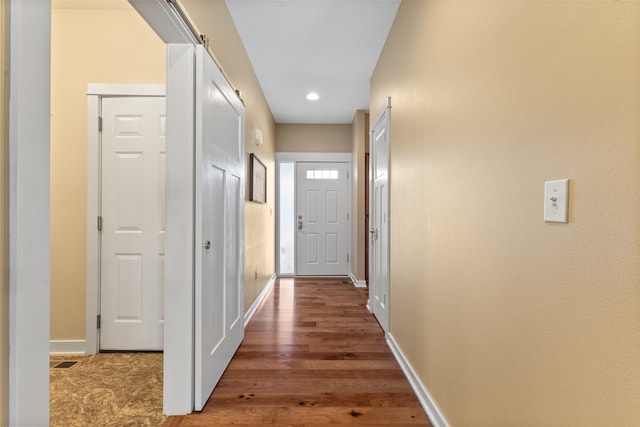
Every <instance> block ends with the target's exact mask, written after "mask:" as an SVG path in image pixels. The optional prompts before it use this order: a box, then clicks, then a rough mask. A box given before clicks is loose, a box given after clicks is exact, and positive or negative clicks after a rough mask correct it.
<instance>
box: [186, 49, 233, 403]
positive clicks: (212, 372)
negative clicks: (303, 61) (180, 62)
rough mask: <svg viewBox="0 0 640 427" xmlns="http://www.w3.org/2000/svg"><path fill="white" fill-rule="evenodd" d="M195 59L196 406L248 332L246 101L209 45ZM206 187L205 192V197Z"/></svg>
mask: <svg viewBox="0 0 640 427" xmlns="http://www.w3.org/2000/svg"><path fill="white" fill-rule="evenodd" d="M196 52H197V66H196V168H195V170H196V206H195V212H196V222H195V236H196V239H195V241H196V245H195V247H196V257H195V260H196V266H195V267H196V269H195V273H196V279H195V409H196V410H197V411H199V410H201V409H202V408H203V407H204V405H205V403H206V402H207V399H208V398H209V396H210V395H211V392H212V391H213V389H214V387H215V386H216V384H217V383H218V381H219V379H220V377H221V376H222V374H223V373H224V371H225V369H226V368H227V365H228V364H229V362H230V361H231V358H232V357H233V355H234V354H235V352H236V350H237V349H238V346H239V345H240V342H241V341H242V339H243V338H244V248H243V244H244V191H245V170H244V169H245V166H244V165H245V159H244V156H245V151H244V106H243V105H242V103H241V101H240V100H239V99H238V97H237V95H236V94H235V92H234V91H233V89H232V88H231V86H230V85H229V84H228V83H227V81H226V80H225V78H224V76H223V75H222V73H221V72H220V70H219V69H218V67H217V66H216V64H215V63H214V62H213V60H212V59H211V57H210V56H209V54H208V53H207V52H206V51H205V50H204V48H203V47H202V46H198V47H197V49H196ZM198 195H200V197H198Z"/></svg>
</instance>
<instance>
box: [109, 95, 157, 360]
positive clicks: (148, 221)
mask: <svg viewBox="0 0 640 427" xmlns="http://www.w3.org/2000/svg"><path fill="white" fill-rule="evenodd" d="M101 108H102V123H103V130H102V140H101V144H102V148H101V165H102V167H101V178H100V180H101V201H100V202H101V209H100V211H101V216H102V234H101V256H100V258H101V262H100V272H101V277H100V293H101V294H100V305H101V307H100V316H101V329H100V349H101V350H162V347H163V332H164V321H163V318H164V316H163V288H164V231H165V225H164V205H165V202H164V200H165V190H164V183H165V173H164V165H165V99H164V97H119V98H103V99H102V106H101Z"/></svg>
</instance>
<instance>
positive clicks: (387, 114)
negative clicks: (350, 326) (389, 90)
mask: <svg viewBox="0 0 640 427" xmlns="http://www.w3.org/2000/svg"><path fill="white" fill-rule="evenodd" d="M383 121H386V123H387V126H386V127H387V134H388V135H389V136H388V139H389V143H388V146H389V153H388V156H387V189H388V194H387V206H386V207H387V225H386V227H385V230H384V232H385V233H386V234H387V247H386V251H387V256H386V257H385V261H386V263H387V277H388V283H387V287H388V292H387V294H388V296H389V298H388V301H387V307H388V309H387V316H386V319H385V320H386V321H385V322H381V323H380V326H382V329H383V330H384V332H385V334H388V333H389V332H390V331H391V328H390V320H391V319H390V317H391V295H390V294H391V239H390V238H389V235H390V233H389V231H390V230H391V132H390V128H391V97H388V98H387V102H386V103H385V105H384V107H383V108H381V109H380V112H379V113H378V115H377V116H376V119H375V121H373V122H371V126H370V129H369V162H370V167H369V175H370V176H369V177H368V179H369V224H370V225H369V226H371V224H375V214H376V213H375V209H374V206H375V200H374V194H375V182H374V181H375V177H374V176H373V173H374V172H375V168H374V167H373V164H374V163H375V161H376V155H377V151H376V150H375V138H374V131H375V129H376V128H377V127H378V125H379V124H380V123H381V122H383ZM367 234H369V236H368V240H369V270H370V272H369V280H370V283H369V299H368V301H367V308H368V309H369V311H370V312H371V313H373V305H374V301H373V293H374V286H373V285H374V284H375V283H374V281H375V274H373V272H374V271H375V251H374V249H373V247H372V246H373V240H372V239H371V234H370V230H367ZM383 323H384V324H383Z"/></svg>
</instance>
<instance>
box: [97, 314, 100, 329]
mask: <svg viewBox="0 0 640 427" xmlns="http://www.w3.org/2000/svg"><path fill="white" fill-rule="evenodd" d="M100 320H101V318H100V315H99V314H98V315H97V316H96V327H97V328H98V329H100V323H101V322H100Z"/></svg>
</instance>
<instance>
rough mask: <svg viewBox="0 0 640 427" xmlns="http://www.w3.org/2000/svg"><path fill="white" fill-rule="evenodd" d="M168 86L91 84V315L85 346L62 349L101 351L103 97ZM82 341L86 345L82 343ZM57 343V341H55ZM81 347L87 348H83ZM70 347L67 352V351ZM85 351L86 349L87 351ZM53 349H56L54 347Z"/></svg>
mask: <svg viewBox="0 0 640 427" xmlns="http://www.w3.org/2000/svg"><path fill="white" fill-rule="evenodd" d="M165 95H166V90H165V85H159V84H102V83H89V84H88V85H87V264H86V266H87V315H86V327H85V331H86V332H85V343H84V346H81V345H76V346H74V345H73V342H68V343H67V342H65V344H66V346H65V347H66V348H65V349H62V348H58V349H56V351H59V352H72V353H76V352H84V353H85V354H96V353H98V352H99V351H100V333H99V331H98V325H97V318H98V315H99V314H100V256H101V252H100V249H101V248H100V245H101V233H100V232H99V230H98V227H97V220H98V215H99V214H100V211H101V206H100V204H101V203H100V198H101V183H100V175H101V172H102V170H101V167H102V162H101V158H100V147H101V143H102V142H101V133H102V132H101V130H100V123H99V117H100V115H101V114H102V112H101V108H102V107H101V105H102V99H103V98H111V97H115V98H126V97H165ZM80 344H83V343H82V342H80ZM52 345H53V343H52ZM79 347H84V349H81V348H79ZM65 350H66V351H65ZM83 350H84V351H83ZM52 351H53V350H52Z"/></svg>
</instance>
